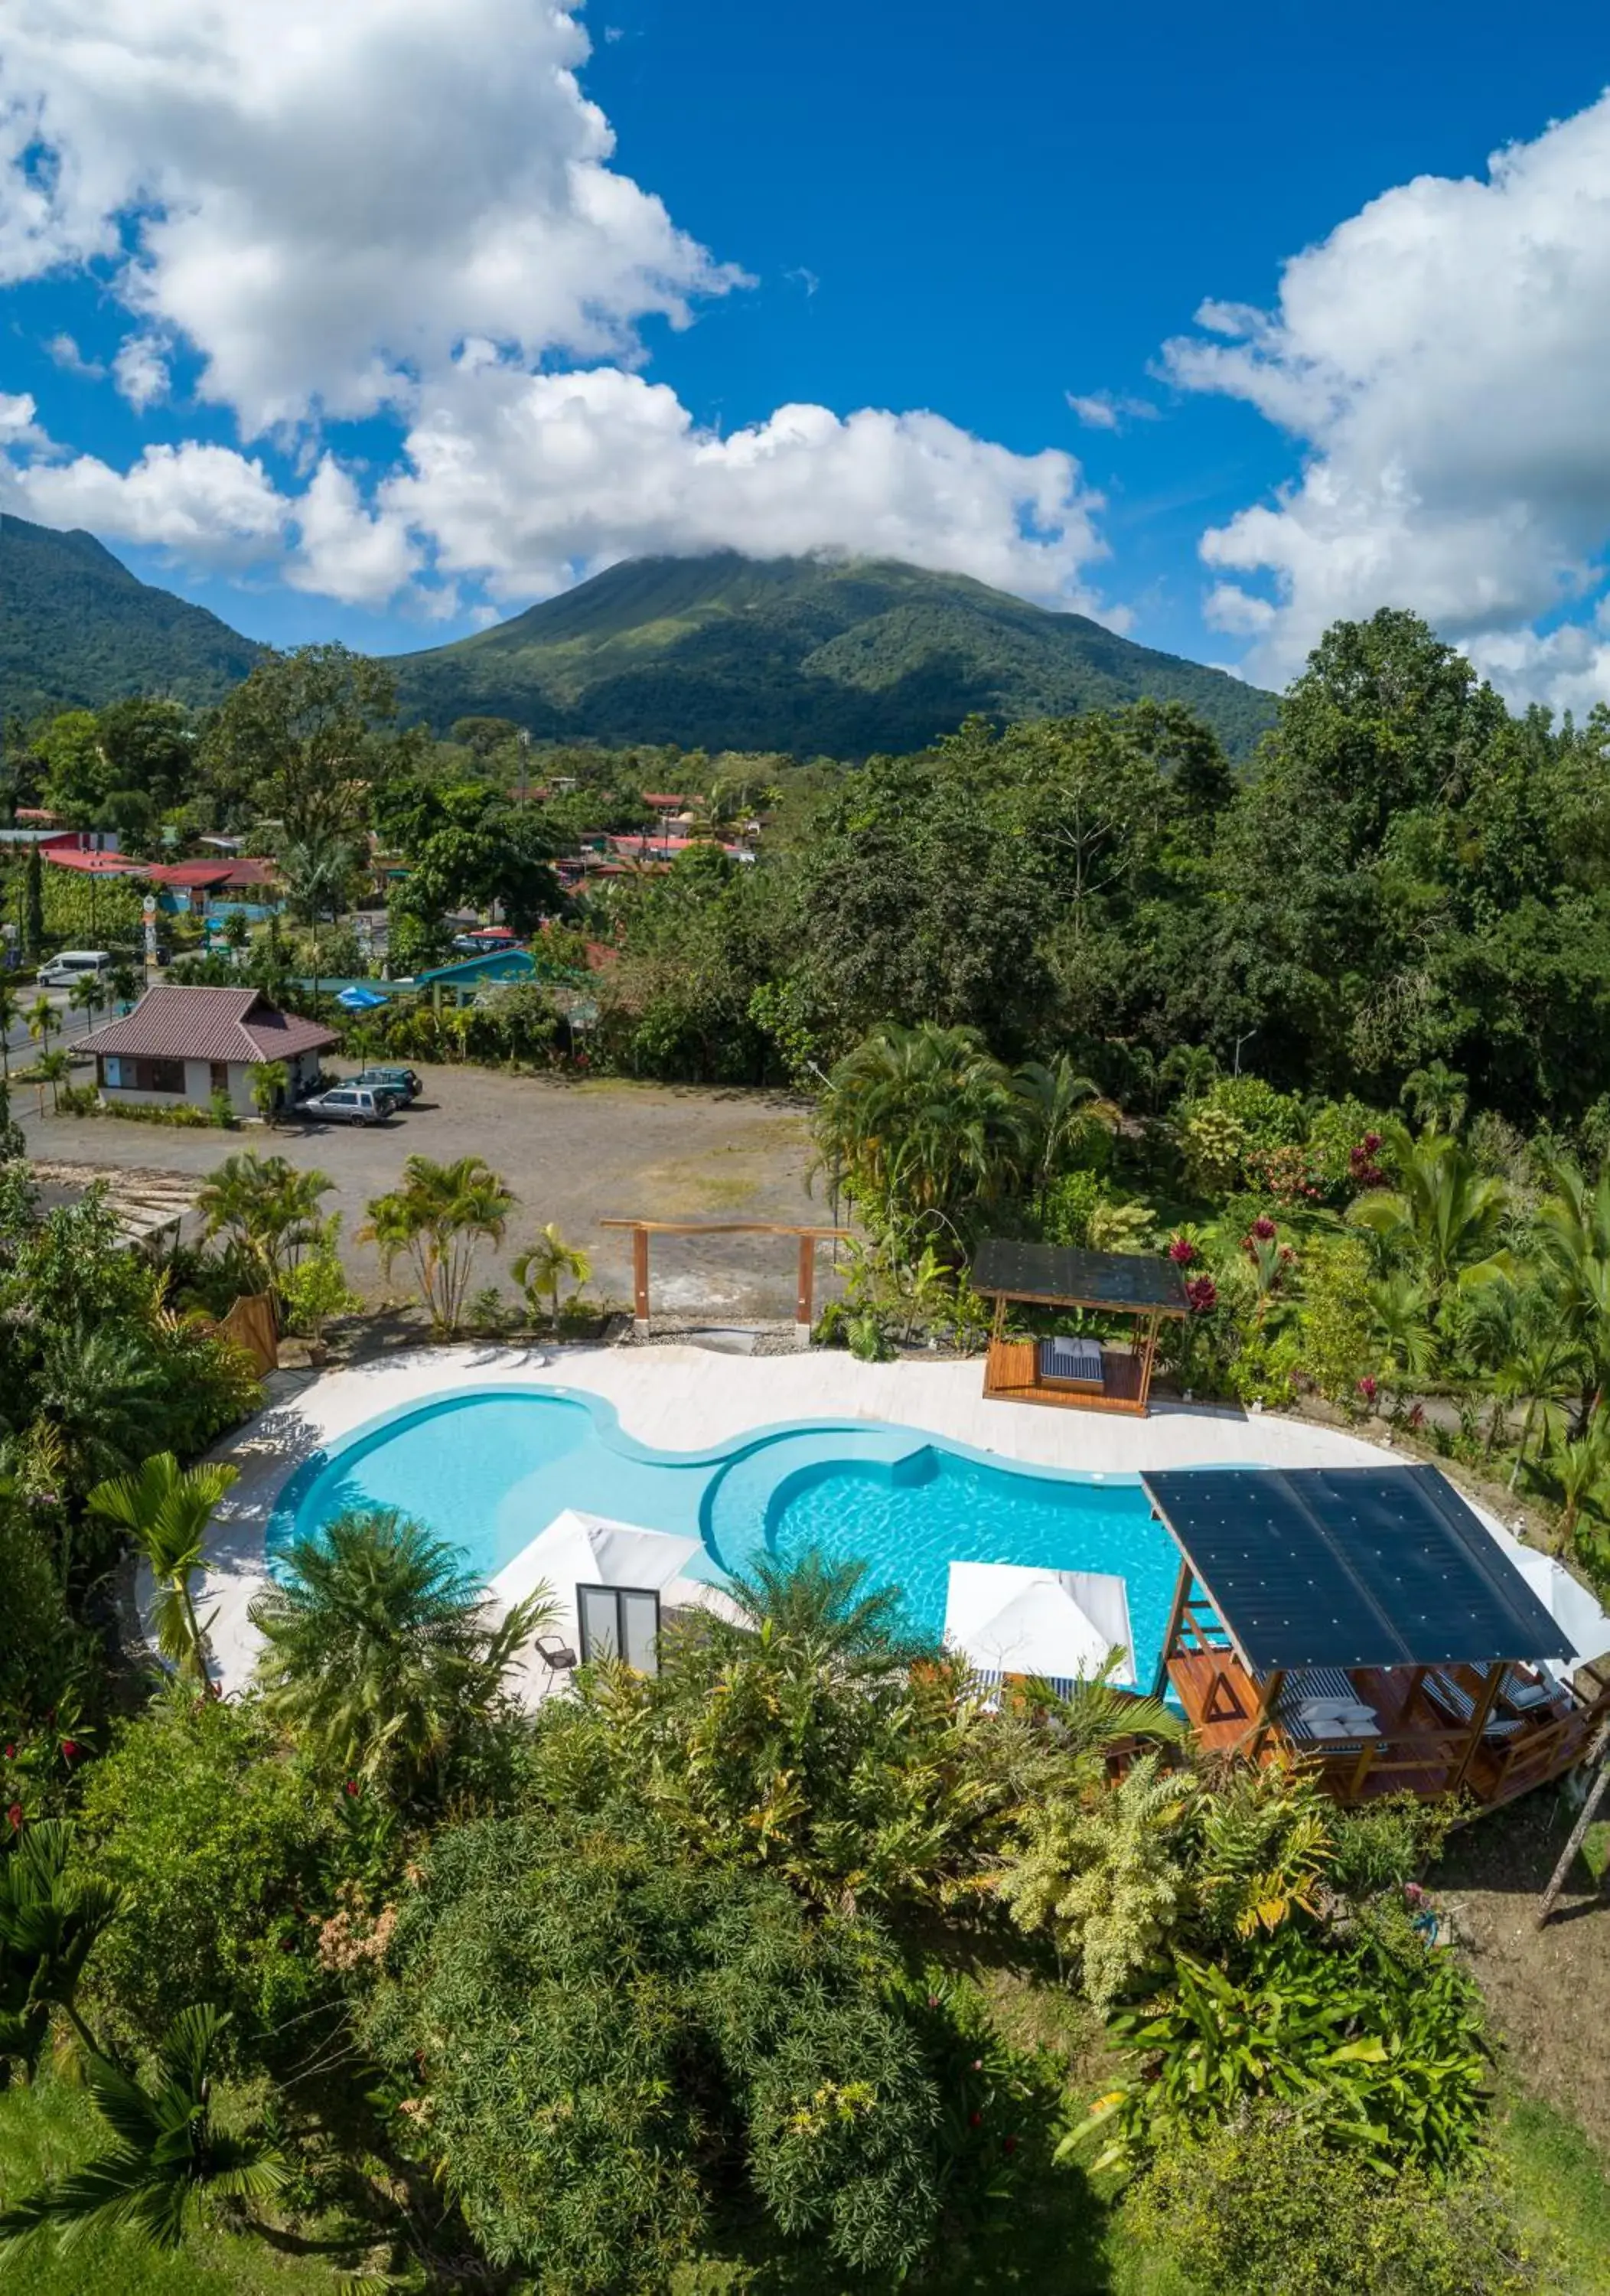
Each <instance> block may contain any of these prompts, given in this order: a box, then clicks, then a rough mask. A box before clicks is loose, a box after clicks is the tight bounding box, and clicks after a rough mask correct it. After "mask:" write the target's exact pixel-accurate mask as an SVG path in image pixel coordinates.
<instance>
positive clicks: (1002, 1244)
mask: <svg viewBox="0 0 1610 2296" xmlns="http://www.w3.org/2000/svg"><path fill="white" fill-rule="evenodd" d="M972 1284H973V1289H974V1290H975V1291H976V1292H978V1293H980V1294H981V1295H982V1297H983V1298H985V1299H986V1300H990V1299H993V1300H994V1302H995V1320H994V1327H993V1330H992V1332H991V1333H990V1344H989V1355H988V1357H987V1358H986V1360H985V1369H984V1391H985V1395H986V1396H989V1397H992V1398H995V1399H997V1400H999V1401H1001V1402H1005V1403H1049V1404H1054V1405H1056V1406H1058V1407H1059V1408H1060V1409H1062V1410H1064V1411H1123V1412H1128V1413H1129V1414H1131V1415H1132V1416H1133V1417H1135V1418H1140V1419H1143V1418H1144V1417H1145V1416H1146V1413H1147V1409H1148V1398H1149V1397H1150V1395H1151V1383H1152V1369H1153V1366H1154V1365H1155V1363H1156V1354H1157V1340H1158V1336H1159V1334H1160V1333H1161V1332H1162V1329H1163V1325H1164V1324H1165V1322H1167V1321H1169V1320H1170V1319H1173V1318H1183V1317H1184V1316H1188V1315H1189V1313H1190V1308H1189V1303H1188V1302H1187V1300H1186V1297H1185V1289H1184V1286H1183V1284H1182V1283H1181V1281H1180V1275H1179V1271H1178V1269H1177V1268H1176V1267H1174V1266H1173V1263H1172V1261H1170V1260H1166V1259H1156V1258H1155V1257H1153V1256H1151V1255H1149V1254H1148V1253H1144V1252H1132V1251H1072V1250H1063V1249H1061V1248H1060V1247H1058V1246H1056V1245H1052V1244H1044V1243H1014V1242H1009V1241H1006V1240H1003V1239H999V1238H998V1239H996V1240H994V1241H992V1242H987V1243H984V1244H981V1245H980V1246H979V1248H978V1255H977V1259H975V1260H974V1262H973V1269H972ZM1014 1301H1016V1302H1017V1303H1018V1304H1019V1305H1022V1306H1032V1307H1036V1308H1088V1309H1091V1310H1092V1311H1095V1312H1097V1313H1099V1314H1101V1315H1107V1316H1127V1317H1129V1318H1131V1319H1132V1321H1133V1322H1134V1324H1135V1326H1136V1336H1135V1341H1134V1343H1133V1345H1132V1346H1131V1347H1126V1348H1109V1347H1106V1346H1103V1348H1102V1350H1101V1385H1100V1389H1099V1390H1096V1389H1095V1388H1094V1387H1093V1386H1092V1387H1090V1388H1077V1387H1070V1386H1067V1385H1066V1384H1063V1383H1060V1382H1055V1381H1051V1380H1048V1379H1046V1378H1045V1377H1044V1376H1043V1374H1042V1369H1041V1361H1040V1345H1039V1342H1038V1341H1035V1340H1009V1339H1008V1338H1007V1336H1006V1314H1007V1308H1008V1306H1009V1303H1011V1302H1014Z"/></svg>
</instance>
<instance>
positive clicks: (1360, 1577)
mask: <svg viewBox="0 0 1610 2296" xmlns="http://www.w3.org/2000/svg"><path fill="white" fill-rule="evenodd" d="M1140 1480H1141V1483H1142V1485H1143V1487H1144V1488H1145V1490H1146V1493H1147V1496H1148V1497H1149V1498H1150V1500H1151V1502H1152V1505H1153V1507H1154V1508H1155V1509H1156V1513H1158V1514H1159V1515H1160V1516H1161V1517H1162V1519H1163V1521H1164V1522H1165V1524H1166V1526H1167V1528H1168V1529H1169V1531H1170V1533H1171V1534H1172V1536H1173V1539H1174V1542H1175V1544H1176V1545H1177V1546H1179V1548H1180V1550H1181V1554H1183V1555H1184V1556H1185V1557H1186V1559H1187V1561H1188V1562H1189V1564H1190V1567H1191V1571H1192V1574H1193V1576H1194V1577H1195V1578H1196V1579H1197V1581H1198V1583H1199V1584H1200V1586H1201V1587H1202V1589H1203V1591H1204V1593H1205V1595H1207V1596H1208V1598H1209V1600H1210V1601H1211V1602H1212V1603H1213V1604H1214V1608H1215V1609H1216V1610H1217V1611H1218V1613H1219V1617H1220V1620H1221V1621H1222V1624H1223V1626H1224V1627H1225V1628H1226V1629H1227V1631H1228V1632H1229V1633H1230V1636H1232V1638H1233V1639H1234V1640H1235V1642H1236V1643H1237V1644H1238V1645H1239V1647H1240V1650H1241V1652H1242V1654H1243V1656H1244V1657H1245V1658H1246V1661H1247V1664H1248V1665H1249V1666H1250V1667H1252V1669H1254V1672H1255V1673H1257V1674H1260V1675H1263V1674H1267V1673H1268V1672H1269V1670H1270V1669H1271V1667H1309V1666H1342V1667H1347V1666H1381V1667H1392V1666H1446V1665H1454V1664H1458V1663H1459V1662H1460V1661H1463V1662H1464V1663H1465V1664H1467V1665H1471V1666H1491V1665H1493V1664H1495V1663H1496V1662H1497V1661H1500V1660H1501V1659H1508V1660H1512V1661H1522V1660H1532V1661H1536V1660H1541V1659H1565V1658H1569V1657H1571V1656H1572V1655H1573V1650H1572V1645H1571V1644H1570V1643H1569V1642H1568V1641H1567V1640H1566V1638H1565V1635H1564V1634H1563V1633H1562V1631H1561V1629H1560V1628H1559V1627H1558V1625H1557V1623H1556V1621H1555V1620H1554V1619H1553V1617H1552V1616H1551V1615H1550V1613H1549V1610H1548V1609H1547V1607H1546V1605H1545V1604H1544V1603H1542V1602H1541V1601H1540V1599H1539V1598H1538V1596H1537V1595H1534V1594H1533V1592H1532V1588H1531V1587H1529V1586H1528V1585H1527V1584H1526V1581H1525V1579H1523V1578H1522V1576H1521V1574H1520V1572H1519V1571H1518V1570H1516V1568H1515V1566H1514V1564H1513V1563H1512V1562H1510V1561H1509V1559H1508V1556H1507V1555H1506V1554H1504V1552H1503V1550H1502V1548H1501V1547H1500V1546H1499V1544H1498V1542H1497V1540H1496V1539H1494V1538H1491V1537H1490V1536H1489V1535H1488V1533H1487V1532H1486V1531H1485V1530H1484V1529H1483V1527H1482V1524H1481V1522H1480V1521H1479V1519H1478V1518H1477V1517H1476V1515H1475V1514H1474V1513H1472V1511H1471V1509H1470V1507H1469V1506H1468V1505H1467V1504H1466V1502H1465V1500H1464V1499H1462V1498H1461V1497H1460V1496H1459V1493H1458V1491H1456V1490H1455V1489H1454V1488H1453V1487H1452V1485H1451V1483H1450V1482H1448V1480H1446V1478H1445V1477H1443V1476H1442V1475H1440V1474H1439V1473H1438V1472H1437V1471H1436V1469H1435V1468H1434V1467H1297V1468H1273V1467H1263V1468H1239V1467H1238V1468H1196V1469H1190V1468H1170V1469H1167V1470H1165V1471H1162V1472H1156V1473H1152V1474H1143V1475H1142V1476H1141V1478H1140Z"/></svg>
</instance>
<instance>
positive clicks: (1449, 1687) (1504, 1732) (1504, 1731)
mask: <svg viewBox="0 0 1610 2296" xmlns="http://www.w3.org/2000/svg"><path fill="white" fill-rule="evenodd" d="M1505 1679H1506V1681H1507V1680H1508V1676H1506V1677H1505ZM1420 1687H1421V1689H1422V1690H1423V1691H1424V1692H1425V1693H1426V1697H1427V1698H1428V1699H1429V1700H1430V1701H1431V1702H1432V1704H1433V1705H1434V1707H1435V1708H1436V1709H1437V1710H1438V1711H1439V1713H1442V1714H1444V1715H1446V1716H1447V1718H1448V1719H1449V1721H1451V1722H1471V1721H1474V1720H1475V1699H1474V1698H1473V1697H1472V1696H1471V1694H1470V1693H1469V1692H1468V1691H1467V1689H1466V1687H1465V1685H1464V1684H1463V1683H1462V1682H1460V1681H1459V1678H1458V1677H1457V1676H1455V1675H1451V1674H1450V1673H1449V1671H1448V1669H1447V1668H1446V1667H1442V1666H1428V1667H1427V1668H1426V1673H1425V1676H1424V1678H1423V1679H1422V1681H1421V1684H1420ZM1501 1695H1502V1693H1501V1692H1500V1696H1501ZM1525 1726H1526V1725H1525V1721H1524V1718H1513V1719H1511V1718H1507V1717H1505V1716H1504V1715H1501V1714H1489V1715H1488V1717H1487V1719H1486V1721H1485V1722H1484V1723H1483V1726H1482V1735H1483V1738H1513V1737H1514V1736H1515V1735H1516V1732H1517V1731H1521V1730H1524V1728H1525Z"/></svg>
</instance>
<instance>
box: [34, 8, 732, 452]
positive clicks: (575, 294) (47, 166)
mask: <svg viewBox="0 0 1610 2296" xmlns="http://www.w3.org/2000/svg"><path fill="white" fill-rule="evenodd" d="M587 53H588V48H587V41H586V38H585V36H584V34H583V32H582V30H581V29H580V27H579V26H578V24H577V23H576V20H575V16H574V13H573V12H572V5H571V4H570V0H364V5H362V6H356V5H354V6H335V7H332V6H331V5H330V4H329V0H275V4H274V6H272V7H269V6H265V5H264V4H263V0H209V4H208V6H207V7H205V8H202V9H198V8H197V7H195V6H194V5H193V4H192V0H99V4H97V5H96V6H95V7H94V9H93V10H86V8H85V6H84V4H83V0H8V5H7V8H6V22H5V38H4V45H3V46H0V282H7V281H16V280H20V279H26V278H31V277H36V276H38V275H43V274H44V273H45V272H48V271H50V270H53V269H55V268H58V267H60V266H82V265H85V264H87V263H90V262H92V261H101V262H105V263H110V264H111V265H113V266H115V267H116V270H117V276H118V279H119V287H120V291H121V292H122V294H123V296H124V298H125V299H126V300H127V302H128V303H129V304H130V305H131V306H132V307H134V308H135V310H136V311H137V312H138V313H140V314H141V316H143V318H144V319H146V320H147V321H148V322H149V323H150V325H151V328H152V329H153V330H155V331H159V332H162V331H167V332H176V333H178V334H180V335H183V336H184V337H185V338H187V339H188V340H189V341H190V342H191V343H192V344H193V345H194V346H195V348H196V349H197V350H198V351H199V352H200V355H201V357H202V359H203V361H204V362H205V365H204V369H203V373H202V378H201V383H200V389H201V392H202V394H203V396H205V397H207V398H212V399H217V400H219V401H222V402H224V403H226V404H227V405H229V406H233V407H234V408H235V409H236V410H237V411H238V413H239V414H240V416H241V422H242V424H243V426H244V429H245V430H246V433H247V435H248V436H255V435H256V434H257V433H258V432H259V431H262V430H266V429H268V428H269V427H271V426H272V425H274V424H275V423H277V422H286V421H290V420H295V419H298V418H300V417H302V416H305V415H306V414H308V413H309V412H310V411H311V410H312V409H314V408H315V406H317V407H322V408H323V410H324V411H325V412H327V413H329V414H338V415H361V414H368V413H371V412H372V411H373V410H374V409H375V408H376V407H377V406H382V405H384V404H387V403H388V402H396V401H398V400H406V399H407V398H408V397H409V396H410V395H411V393H412V389H413V383H414V381H415V380H416V379H417V377H419V376H420V375H421V374H423V375H429V374H430V373H434V372H437V371H440V370H441V369H443V368H444V367H445V366H446V365H448V364H450V362H451V360H452V357H453V356H454V353H455V351H456V350H457V348H458V347H459V345H460V344H461V342H462V340H463V339H464V338H465V337H466V336H467V335H471V334H480V335H485V336H486V337H488V338H490V339H491V340H494V341H496V342H498V343H500V344H503V345H507V346H508V347H510V348H512V349H515V350H517V351H518V352H519V354H520V356H521V357H524V358H525V359H526V360H527V362H531V363H535V361H536V360H537V359H538V358H540V357H543V356H544V355H546V354H549V353H551V352H553V351H567V350H568V351H569V352H571V353H573V354H574V353H579V354H580V355H582V356H584V357H609V356H620V355H626V356H630V355H632V354H633V351H634V349H635V344H636V335H635V328H636V324H637V322H638V321H639V320H640V319H641V318H642V317H643V316H645V315H647V314H649V313H658V314H660V315H663V316H666V317H667V318H669V319H670V320H672V321H673V322H674V323H675V324H682V323H683V322H685V321H686V319H687V317H688V316H689V311H690V304H691V299H692V298H693V297H696V296H702V295H709V294H715V293H719V292H722V291H724V290H725V289H727V288H728V287H731V286H732V285H733V284H735V283H737V281H738V280H739V278H740V274H739V273H737V272H736V271H735V270H733V269H731V267H729V266H723V265H720V264H717V263H716V262H715V260H714V259H713V258H711V257H710V256H709V255H707V253H706V251H705V250H704V249H702V248H701V247H699V245H698V244H697V243H696V242H694V241H693V240H691V238H689V237H688V236H687V234H685V233H682V232H680V231H678V230H677V229H676V228H675V227H674V225H673V224H672V222H671V220H670V217H668V216H667V214H666V210H665V208H664V207H663V205H662V204H661V202H660V201H658V199H655V198H654V197H652V196H651V195H650V193H645V192H643V191H642V190H640V189H639V188H638V186H637V185H636V184H634V183H633V182H632V181H631V180H630V179H629V178H628V177H627V176H623V175H620V174H618V173H617V172H615V171H614V170H613V169H612V168H610V167H609V156H610V152H611V149H612V143H613V138H612V136H611V134H610V131H609V125H608V123H607V121H606V120H605V119H604V118H603V115H602V113H601V112H600V111H599V110H598V108H597V107H596V105H594V104H592V103H590V102H587V101H586V99H585V98H584V96H583V94H582V92H581V89H580V87H579V86H578V84H577V81H576V70H577V68H578V67H579V66H580V64H581V63H582V62H583V61H584V58H585V57H586V54H587ZM126 234H127V235H128V236H132V240H133V251H132V253H129V254H128V255H127V258H125V257H124V248H125V242H126Z"/></svg>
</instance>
